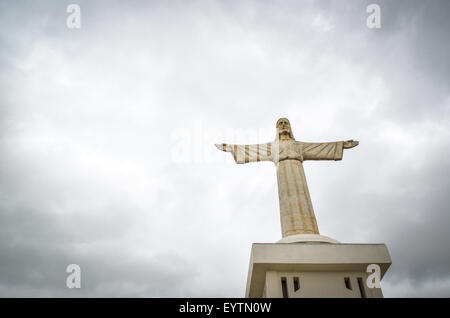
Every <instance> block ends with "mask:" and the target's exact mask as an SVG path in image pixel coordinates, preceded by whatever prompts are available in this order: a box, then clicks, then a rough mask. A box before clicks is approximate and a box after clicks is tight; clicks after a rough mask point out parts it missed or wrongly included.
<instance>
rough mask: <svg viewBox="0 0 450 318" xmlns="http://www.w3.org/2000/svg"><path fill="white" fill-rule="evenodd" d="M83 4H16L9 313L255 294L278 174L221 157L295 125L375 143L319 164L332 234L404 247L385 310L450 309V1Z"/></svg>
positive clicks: (1, 236)
mask: <svg viewBox="0 0 450 318" xmlns="http://www.w3.org/2000/svg"><path fill="white" fill-rule="evenodd" d="M372 2H373V3H378V4H379V5H380V7H381V10H382V12H381V14H382V16H381V17H382V27H381V29H369V28H367V26H366V18H367V13H366V7H367V5H368V4H369V3H372ZM69 3H70V2H67V3H66V2H64V1H39V2H28V1H14V2H11V1H9V2H7V1H0V154H1V159H0V199H1V200H0V295H1V296H39V297H42V296H74V297H78V296H87V297H101V296H151V297H158V296H174V297H190V296H196V297H202V296H205V297H209V296H211V297H214V296H223V297H229V296H235V297H241V296H244V292H245V283H246V278H247V270H248V262H249V256H250V248H251V244H252V243H253V242H274V241H277V240H278V239H280V236H281V233H280V223H279V222H280V221H279V207H278V194H277V185H276V174H275V168H274V166H273V164H271V163H267V162H262V163H258V164H247V165H236V164H234V162H233V161H232V158H231V156H226V157H225V155H224V154H223V153H222V152H219V151H217V150H216V149H215V148H214V146H213V144H214V143H217V142H225V141H226V142H238V143H255V142H267V141H271V140H273V139H274V136H275V127H274V126H275V122H276V120H277V119H278V118H279V117H284V116H285V117H288V118H289V119H290V121H291V124H292V126H293V130H294V135H295V137H296V139H297V140H302V141H333V140H346V139H350V138H353V139H357V140H359V141H360V145H359V146H358V147H357V148H354V149H352V150H349V151H346V152H345V154H344V160H342V161H339V162H306V163H305V171H306V174H307V179H308V185H309V188H310V192H311V196H312V200H313V205H314V209H315V212H316V216H317V219H318V224H319V229H320V232H321V234H324V235H327V236H330V237H333V238H335V239H337V240H339V241H341V242H355V243H363V242H368V243H372V242H383V243H386V244H387V246H388V248H389V251H390V253H391V257H392V260H393V265H392V266H391V268H390V269H389V271H388V273H387V275H386V276H385V278H384V280H383V282H382V285H383V292H384V294H385V296H387V297H408V296H413V297H415V296H420V297H427V296H440V297H448V296H449V295H450V252H449V251H448V247H447V244H448V243H449V242H450V234H449V232H448V228H449V226H450V214H449V213H448V212H449V211H448V206H449V204H450V198H449V191H448V189H449V171H450V164H449V163H448V160H447V158H448V156H449V155H450V153H449V151H450V150H449V149H450V147H449V146H450V128H449V127H450V126H449V110H450V92H449V83H450V81H449V76H450V58H449V57H450V45H449V44H448V36H449V30H450V3H449V2H448V1H437V0H435V1H399V0H397V1H392V0H391V1H345V2H344V1H325V0H322V1H306V0H302V1H170V2H161V1H153V2H152V1H127V2H124V1H99V0H96V1H77V3H78V4H79V5H80V6H81V14H82V25H81V29H68V28H67V27H66V18H67V15H68V14H67V13H66V7H67V5H68V4H69ZM71 263H76V264H79V265H80V266H81V269H82V288H81V289H79V290H74V289H71V290H69V289H67V288H66V285H65V279H66V277H67V274H66V273H65V268H66V266H67V265H68V264H71Z"/></svg>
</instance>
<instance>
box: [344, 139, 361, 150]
mask: <svg viewBox="0 0 450 318" xmlns="http://www.w3.org/2000/svg"><path fill="white" fill-rule="evenodd" d="M358 145H359V141H357V140H353V139H350V140H347V141H344V149H349V148H353V147H356V146H358Z"/></svg>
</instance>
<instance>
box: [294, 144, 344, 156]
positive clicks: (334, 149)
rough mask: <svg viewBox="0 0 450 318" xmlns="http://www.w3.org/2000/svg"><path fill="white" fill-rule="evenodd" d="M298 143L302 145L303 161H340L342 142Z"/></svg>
mask: <svg viewBox="0 0 450 318" xmlns="http://www.w3.org/2000/svg"><path fill="white" fill-rule="evenodd" d="M299 143H301V144H302V155H303V160H342V153H343V149H344V142H343V141H336V142H299Z"/></svg>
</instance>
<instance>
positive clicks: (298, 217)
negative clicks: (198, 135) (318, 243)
mask: <svg viewBox="0 0 450 318" xmlns="http://www.w3.org/2000/svg"><path fill="white" fill-rule="evenodd" d="M276 127H277V136H276V138H275V141H273V142H269V143H265V144H255V145H229V144H216V147H217V148H218V149H219V150H222V151H226V152H231V154H232V155H233V158H234V160H235V161H236V163H247V162H255V161H272V162H274V163H275V165H276V167H277V181H278V197H279V200H280V218H281V231H282V235H283V237H286V236H290V235H296V234H319V228H318V227H317V221H316V217H315V216H314V210H313V207H312V203H311V197H310V195H309V191H308V185H307V183H306V178H305V172H304V170H303V164H302V162H303V161H305V160H341V159H342V153H343V150H344V149H348V148H353V147H355V146H357V145H358V141H354V140H347V141H336V142H302V141H296V140H295V138H294V135H293V134H292V130H291V125H290V123H289V120H288V119H287V118H280V119H279V120H278V121H277V125H276Z"/></svg>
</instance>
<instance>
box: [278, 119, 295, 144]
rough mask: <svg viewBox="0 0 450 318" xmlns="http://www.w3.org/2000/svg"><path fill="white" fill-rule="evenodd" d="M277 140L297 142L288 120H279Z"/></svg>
mask: <svg viewBox="0 0 450 318" xmlns="http://www.w3.org/2000/svg"><path fill="white" fill-rule="evenodd" d="M277 138H290V139H294V140H295V138H294V135H293V134H292V129H291V123H290V122H289V120H288V119H287V118H280V119H278V120H277Z"/></svg>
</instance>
